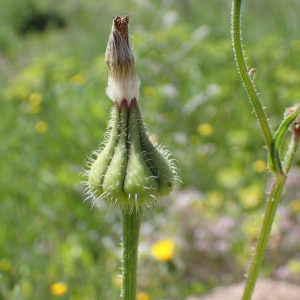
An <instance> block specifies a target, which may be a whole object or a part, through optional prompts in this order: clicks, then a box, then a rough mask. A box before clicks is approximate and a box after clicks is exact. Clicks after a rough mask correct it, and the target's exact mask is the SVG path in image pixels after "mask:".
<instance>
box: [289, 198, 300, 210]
mask: <svg viewBox="0 0 300 300" xmlns="http://www.w3.org/2000/svg"><path fill="white" fill-rule="evenodd" d="M289 207H290V210H291V211H292V212H293V213H298V212H299V211H300V200H298V199H296V200H293V201H291V202H290V205H289Z"/></svg>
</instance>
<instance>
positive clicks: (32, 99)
mask: <svg viewBox="0 0 300 300" xmlns="http://www.w3.org/2000/svg"><path fill="white" fill-rule="evenodd" d="M42 101H43V95H42V94H41V93H38V92H34V93H32V94H31V95H30V96H29V103H30V106H37V105H39V104H40V103H41V102H42Z"/></svg>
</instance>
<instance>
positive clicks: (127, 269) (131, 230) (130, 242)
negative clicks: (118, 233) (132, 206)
mask: <svg viewBox="0 0 300 300" xmlns="http://www.w3.org/2000/svg"><path fill="white" fill-rule="evenodd" d="M122 217H123V218H122V222H123V267H122V275H123V285H122V296H123V300H136V282H137V257H138V243H139V233H140V227H141V220H142V208H141V207H139V208H138V210H135V211H130V212H129V211H128V209H126V208H122Z"/></svg>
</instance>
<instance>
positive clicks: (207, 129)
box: [197, 123, 214, 136]
mask: <svg viewBox="0 0 300 300" xmlns="http://www.w3.org/2000/svg"><path fill="white" fill-rule="evenodd" d="M197 130H198V133H199V134H200V135H203V136H209V135H211V134H212V133H213V131H214V129H213V127H212V126H211V125H210V124H207V123H203V124H200V125H199V126H198V128H197Z"/></svg>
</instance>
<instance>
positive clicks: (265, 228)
mask: <svg viewBox="0 0 300 300" xmlns="http://www.w3.org/2000/svg"><path fill="white" fill-rule="evenodd" d="M298 146H299V139H295V138H294V136H293V137H292V142H291V146H290V148H289V151H288V153H287V155H286V157H285V159H284V166H285V171H286V173H288V172H289V170H290V167H291V165H292V163H293V161H294V158H295V154H296V152H297V149H298ZM285 180H286V177H285V178H284V179H283V180H282V181H280V182H278V183H275V182H274V184H273V186H272V189H271V192H270V196H269V199H268V204H267V208H266V211H265V215H264V220H263V224H262V227H261V230H260V234H259V237H258V242H257V245H256V249H255V254H254V256H253V259H252V262H251V267H250V271H249V274H248V276H247V281H246V285H245V289H244V294H243V298H242V300H250V299H251V297H252V293H253V290H254V286H255V283H256V280H257V276H258V273H259V269H260V267H261V264H262V261H263V258H264V254H265V250H266V246H267V241H268V238H269V235H270V232H271V229H272V224H273V220H274V216H275V213H276V208H277V205H278V201H279V198H280V195H281V193H282V189H283V186H284V184H285Z"/></svg>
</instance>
